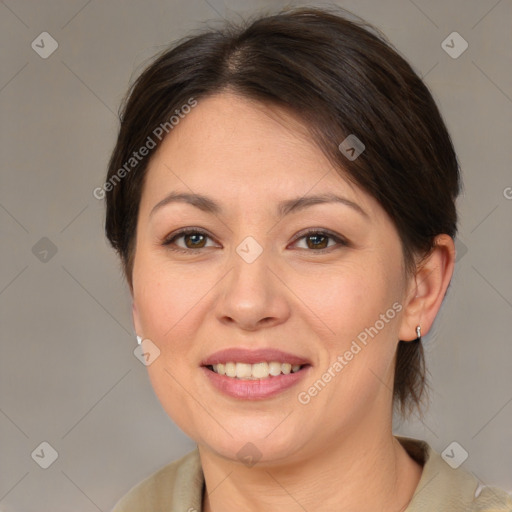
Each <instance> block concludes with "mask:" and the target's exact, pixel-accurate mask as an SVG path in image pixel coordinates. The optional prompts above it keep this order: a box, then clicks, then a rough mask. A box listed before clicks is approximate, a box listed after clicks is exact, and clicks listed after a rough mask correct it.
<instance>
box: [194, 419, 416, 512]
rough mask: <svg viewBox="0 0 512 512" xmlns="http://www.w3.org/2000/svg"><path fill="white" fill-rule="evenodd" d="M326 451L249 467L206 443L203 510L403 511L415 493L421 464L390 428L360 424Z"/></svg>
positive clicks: (204, 451)
mask: <svg viewBox="0 0 512 512" xmlns="http://www.w3.org/2000/svg"><path fill="white" fill-rule="evenodd" d="M340 439H341V441H338V442H336V443H335V444H334V445H332V446H328V449H325V450H324V451H323V452H321V451H318V450H311V451H308V452H307V453H306V452H304V453H303V454H298V455H297V456H296V457H295V459H294V461H293V463H292V464H290V463H288V464H286V465H284V464H277V463H275V462H274V463H270V462H263V461H261V462H258V463H257V464H256V465H254V466H253V467H251V468H249V467H246V466H244V465H243V464H241V463H239V462H234V461H231V460H226V459H224V458H222V457H220V456H218V455H217V454H215V453H213V452H212V451H210V450H209V449H207V448H206V447H204V446H199V453H200V457H201V463H202V467H203V473H204V476H205V482H206V492H205V495H204V496H203V511H204V512H220V511H222V512H232V511H235V510H236V511H237V512H238V511H239V510H247V511H249V512H252V511H260V510H267V511H269V512H274V511H275V512H283V511H295V510H297V511H301V510H308V511H311V510H317V509H318V505H319V504H321V508H322V510H336V511H337V512H348V511H353V510H357V511H358V512H366V511H368V512H370V511H371V512H379V511H382V512H384V511H386V512H400V511H403V510H405V509H406V508H407V504H408V503H409V501H410V500H411V498H412V495H413V494H414V490H415V489H416V487H417V485H418V482H419V479H420V477H421V472H422V468H421V466H420V465H419V464H418V463H416V462H415V461H414V460H413V459H412V458H410V456H409V455H408V454H407V452H406V451H405V449H404V448H403V447H402V446H401V444H400V443H399V441H398V440H397V439H396V438H394V437H393V435H392V433H391V430H389V431H387V432H382V433H381V434H380V435H375V429H370V430H369V431H368V432H365V431H364V430H362V429H359V430H358V431H357V432H356V433H352V434H351V435H350V436H345V437H343V436H340Z"/></svg>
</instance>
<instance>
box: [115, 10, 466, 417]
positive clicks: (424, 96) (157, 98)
mask: <svg viewBox="0 0 512 512" xmlns="http://www.w3.org/2000/svg"><path fill="white" fill-rule="evenodd" d="M336 11H337V12H333V10H325V9H316V8H295V9H288V10H283V11H281V12H279V13H277V14H274V15H270V16H263V17H258V18H255V19H253V20H248V21H246V22H242V23H240V24H238V25H236V24H233V23H228V22H226V23H225V24H224V25H223V26H222V27H221V28H219V29H211V28H210V29H207V30H205V31H203V32H201V33H199V34H196V35H192V36H189V37H187V38H185V39H184V40H181V41H179V42H178V43H176V44H175V45H173V46H172V47H171V48H168V49H166V50H165V51H164V52H163V53H161V54H160V55H159V56H157V58H156V59H155V60H154V62H153V63H152V64H151V65H149V67H147V68H146V69H145V70H144V72H143V73H142V74H141V75H140V76H139V77H138V78H137V80H136V81H135V82H134V84H133V85H132V87H131V88H130V90H129V91H128V94H127V96H126V99H125V101H124V102H123V106H122V108H121V115H120V122H121V125H120V130H119V135H118V139H117V143H116V146H115V148H114V151H113V153H112V156H111V159H110V162H109V168H108V175H107V183H106V185H107V184H110V185H109V186H108V187H107V186H105V192H106V194H105V195H106V202H107V211H106V234H107V237H108V239H109V241H110V243H111V244H112V246H113V247H114V248H115V249H116V250H117V252H118V253H119V255H120V257H121V261H122V264H123V269H124V272H125V275H126V278H127V280H128V283H129V284H130V286H131V274H132V268H133V258H134V248H135V239H136V222H137V215H138V208H139V203H140V198H141V193H142V188H143V184H144V176H145V173H146V169H147V166H148V162H149V160H150V157H151V154H153V153H154V151H156V148H158V146H159V145H160V142H161V140H163V138H164V137H161V138H160V137H158V136H156V134H160V135H162V134H163V131H165V134H166V133H168V132H170V131H171V129H172V126H171V124H170V122H169V120H170V118H171V117H172V116H173V114H177V113H178V112H180V111H181V108H182V107H183V106H184V105H186V104H187V103H188V104H191V103H190V102H191V100H193V101H199V102H200V101H201V98H205V97H207V96H209V95H213V94H215V93H219V92H222V91H223V90H227V89H229V90H230V91H233V92H235V93H237V94H241V95H242V96H244V97H247V98H251V99H254V100H257V101H261V102H264V103H267V104H274V105H279V106H281V107H284V108H286V109H288V110H289V111H290V112H292V113H295V114H297V115H298V116H299V117H300V118H301V119H302V120H303V121H304V123H305V125H306V126H308V128H309V130H310V132H311V135H312V137H313V140H314V141H315V142H316V143H317V144H318V146H319V147H320V148H321V149H322V150H323V152H324V153H325V154H326V156H327V157H328V158H329V159H330V161H332V162H333V163H334V164H335V166H336V168H337V169H339V172H340V174H342V175H343V176H344V177H347V178H348V179H350V180H352V181H353V182H354V183H356V184H357V185H359V186H360V187H362V188H363V189H364V190H365V191H366V192H368V193H369V194H370V195H371V196H373V197H374V198H375V199H376V200H377V201H378V202H379V203H380V204H381V206H382V207H383V208H384V209H385V210H386V212H387V213H388V214H389V216H390V217H391V219H392V220H393V222H394V224H395V226H396V228H397V230H398V233H399V235H400V238H401V241H402V248H403V253H404V261H405V264H406V271H407V272H408V273H410V272H414V271H415V269H416V263H417V259H418V258H420V259H421V257H422V256H424V255H426V254H428V253H429V251H430V250H431V249H432V247H433V240H434V237H435V236H436V235H438V234H441V233H446V234H448V235H450V236H451V237H454V236H455V234H456V229H457V227H456V223H457V213H456V208H455V198H456V197H457V195H458V193H459V187H460V184H459V167H458V163H457V158H456V154H455V151H454V148H453V145H452V142H451V139H450V136H449V134H448V132H447V129H446V127H445V125H444V122H443V120H442V118H441V115H440V113H439V111H438V108H437V106H436V104H435V102H434V100H433V98H432V96H431V94H430V92H429V90H428V89H427V87H426V86H425V84H424V83H423V82H422V80H421V79H420V78H419V77H418V76H417V75H416V73H415V72H414V71H413V69H412V68H411V66H410V65H409V64H408V63H407V62H406V61H405V60H404V59H403V58H402V57H401V56H400V55H399V54H398V52H397V51H396V50H395V49H394V48H393V47H392V46H391V45H390V44H389V42H387V41H386V39H385V38H384V36H383V35H382V34H380V33H379V32H378V31H377V30H376V29H375V28H373V27H371V26H369V25H368V24H366V23H364V22H362V21H361V20H358V21H351V20H349V19H348V18H347V14H346V11H343V10H341V9H337V10H336ZM177 111H178V112H177ZM166 123H167V124H166ZM158 127H160V131H158ZM161 127H165V130H162V128H161ZM160 132H161V133H160ZM350 134H354V135H356V137H357V138H358V139H359V140H361V141H362V142H363V144H364V145H365V149H364V152H363V153H362V154H361V155H360V156H359V157H358V158H356V159H355V160H351V159H349V158H347V155H346V154H344V153H343V152H342V151H340V149H339V148H338V146H339V144H340V143H341V142H342V141H343V140H344V139H345V138H346V137H347V136H348V135H350ZM148 138H151V140H152V142H153V144H152V146H154V147H153V149H152V150H151V152H150V154H149V155H148V156H147V157H145V158H142V159H140V161H139V160H137V161H133V160H130V159H131V158H133V154H134V152H136V151H137V150H138V149H139V148H141V147H143V146H149V144H148V140H149V139H148ZM129 161H130V162H131V164H133V165H131V167H133V169H131V168H129V167H127V165H126V164H127V162H129ZM121 169H124V171H125V172H121ZM121 175H122V176H121ZM425 384H426V378H425V364H424V353H423V347H422V344H421V343H408V342H403V341H400V342H399V346H398V350H397V354H396V367H395V383H394V390H393V393H394V403H395V405H397V404H398V405H399V406H400V412H401V413H402V415H405V412H406V411H409V410H411V409H412V408H413V407H414V406H415V405H416V406H419V405H420V402H421V400H422V398H423V395H424V391H425Z"/></svg>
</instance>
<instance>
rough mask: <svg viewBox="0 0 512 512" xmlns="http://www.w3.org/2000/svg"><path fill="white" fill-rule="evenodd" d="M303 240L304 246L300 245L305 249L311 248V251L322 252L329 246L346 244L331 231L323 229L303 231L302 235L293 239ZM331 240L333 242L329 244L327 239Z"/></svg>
mask: <svg viewBox="0 0 512 512" xmlns="http://www.w3.org/2000/svg"><path fill="white" fill-rule="evenodd" d="M303 239H304V240H305V241H306V247H301V248H305V249H312V250H313V252H322V251H327V250H330V249H331V248H335V246H336V245H338V246H347V245H348V242H347V241H346V240H345V239H343V238H341V237H339V236H337V235H335V234H334V233H331V232H330V231H323V230H311V231H308V232H306V233H304V234H303V235H302V236H299V237H297V238H296V239H295V242H298V241H299V240H303ZM331 240H332V241H333V242H334V243H332V244H329V241H331Z"/></svg>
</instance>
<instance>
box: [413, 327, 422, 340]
mask: <svg viewBox="0 0 512 512" xmlns="http://www.w3.org/2000/svg"><path fill="white" fill-rule="evenodd" d="M420 341H421V327H420V326H419V325H418V326H417V327H416V339H415V340H414V342H415V343H419V342H420Z"/></svg>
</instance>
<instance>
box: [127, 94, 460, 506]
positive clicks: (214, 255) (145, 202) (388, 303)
mask: <svg viewBox="0 0 512 512" xmlns="http://www.w3.org/2000/svg"><path fill="white" fill-rule="evenodd" d="M172 191H175V192H188V193H191V192H193V193H199V194H204V195H207V196H209V197H210V198H212V199H213V200H215V201H216V202H218V203H219V204H220V205H221V207H222V209H223V212H222V213H218V214H212V213H207V212H204V211H201V210H200V209H198V208H197V207H195V206H193V205H190V204H186V203H178V202H174V203H169V204H167V205H165V206H162V207H160V208H157V209H156V210H155V211H153V213H151V212H152V209H153V208H154V207H155V205H157V204H158V203H159V202H160V201H162V199H164V198H165V197H166V196H167V195H168V194H169V193H170V192H172ZM328 192H331V193H332V192H334V193H336V194H338V195H340V196H343V197H344V198H346V199H348V200H350V201H351V202H353V203H355V204H356V205H358V207H359V208H360V209H361V210H363V211H364V213H361V212H360V211H358V209H357V207H351V206H348V205H346V204H341V203H324V204H317V205H314V206H310V207H307V208H305V209H303V210H299V211H296V212H293V213H290V214H288V215H286V216H284V217H282V218H280V217H279V216H277V214H276V205H277V203H278V202H279V201H282V200H286V199H291V198H298V197H302V196H304V195H308V196H309V195H312V194H321V193H328ZM183 227H194V228H202V229H203V230H206V231H207V232H208V237H206V238H200V237H199V238H193V237H192V239H191V238H190V237H188V238H187V237H185V238H184V237H181V238H178V239H176V240H175V241H174V246H164V245H163V243H164V241H165V240H166V239H169V238H170V237H169V235H171V234H173V233H174V232H175V231H176V230H178V229H179V228H183ZM307 228H324V229H327V230H330V231H332V232H333V233H334V234H335V235H337V236H340V238H345V239H346V240H347V243H346V244H341V243H338V242H336V241H335V240H334V239H332V238H327V239H322V238H321V239H320V243H321V244H322V243H323V244H324V245H321V247H324V248H325V247H327V251H326V252H324V253H320V252H319V249H317V248H316V246H315V239H314V237H313V240H312V239H311V236H310V238H307V237H306V238H298V239H296V235H297V234H300V233H302V232H304V231H305V230H306V229H307ZM247 236H252V237H253V238H254V239H255V240H256V241H257V242H258V243H259V244H260V246H261V247H262V248H263V252H262V253H261V255H260V256H259V257H258V258H257V259H256V260H255V261H254V262H252V263H250V264H249V263H247V262H246V261H244V259H242V258H241V257H240V256H239V255H238V253H237V252H236V248H237V246H238V245H239V244H240V243H241V242H242V240H244V239H245V237H247ZM187 242H188V245H186V243H187ZM308 242H309V244H308ZM173 247H174V248H177V249H180V248H181V249H184V250H185V251H186V250H188V251H189V252H188V253H180V252H176V251H173V250H172V248H173ZM187 247H200V249H199V250H197V249H196V250H195V252H194V250H193V249H190V248H188V249H187ZM201 247H202V248H201ZM454 259H455V250H454V246H453V241H452V239H451V238H450V237H449V236H447V235H440V236H438V237H437V239H436V247H435V248H434V250H433V252H432V254H431V255H430V257H429V258H428V259H427V260H426V261H424V262H423V263H422V265H421V266H419V267H418V270H417V273H416V274H415V275H412V276H409V277H407V276H406V275H405V272H404V262H403V257H402V249H401V243H400V239H399V236H398V233H397V231H396V229H395V227H394V224H393V223H392V221H391V220H390V218H389V217H388V216H387V214H386V213H385V212H384V210H383V209H382V207H381V206H380V205H379V204H378V203H377V201H376V200H374V199H373V198H372V197H371V196H369V195H368V194H367V193H365V192H364V191H363V190H362V189H360V188H358V187H357V186H355V185H353V184H350V183H349V182H348V181H347V180H345V179H344V178H343V177H341V176H340V174H339V173H338V172H336V170H335V169H334V168H333V167H332V165H331V164H330V163H329V162H328V160H327V159H326V158H325V156H324V155H323V153H322V152H321V151H320V149H319V148H318V147H316V146H315V145H314V144H313V142H312V140H311V137H309V136H308V133H307V129H306V127H305V126H303V125H302V124H301V122H300V120H299V119H297V118H296V117H294V116H292V115H290V114H289V113H286V112H284V111H282V110H279V109H277V108H275V107H270V106H268V105H263V104H259V103H256V102H252V101H250V100H248V99H245V98H241V97H239V96H236V95H234V94H232V93H227V92H224V93H221V94H217V95H215V96H212V97H210V98H207V99H202V100H201V101H199V104H198V106H197V107H195V108H194V109H193V110H192V112H191V113H190V114H188V115H187V116H186V118H185V119H183V120H181V121H180V124H179V125H177V126H176V127H175V128H174V130H173V131H172V132H171V133H170V135H169V136H167V137H166V139H165V140H164V142H163V144H162V146H161V147H160V148H159V149H158V151H157V153H156V154H155V155H154V156H153V158H152V160H151V162H150V165H149V168H148V174H147V177H146V182H145V185H144V190H143V193H142V199H141V204H140V210H139V218H138V225H137V243H136V250H135V258H134V266H133V286H132V293H133V318H134V326H135V329H136V332H137V334H139V335H141V336H142V337H143V338H149V339H150V340H151V341H152V342H153V343H154V344H155V345H157V346H158V348H159V350H160V356H159V357H158V358H157V359H156V360H155V361H154V362H153V363H152V364H151V365H150V366H148V371H149V376H150V379H151V382H152V385H153V387H154V390H155V392H156V394H157V396H158V398H159V400H160V401H161V403H162V406H163V407H164V409H165V410H166V412H167V413H168V415H169V416H170V417H171V418H172V419H173V420H174V422H175V423H176V424H177V425H178V426H179V427H180V428H181V429H182V430H183V431H184V432H185V433H186V434H187V435H188V436H190V437H191V438H192V439H194V440H195V441H196V442H197V444H198V447H199V453H200V457H201V462H202V466H203V472H204V475H205V481H206V487H207V492H206V493H205V495H204V498H203V502H204V510H206V511H214V512H219V511H223V512H230V511H232V510H233V511H234V510H237V511H239V510H248V511H253V510H254V511H257V510H269V511H276V512H277V511H279V512H282V511H283V510H285V511H302V510H304V509H306V510H310V511H311V510H322V511H330V510H333V511H334V510H336V511H337V512H340V511H341V512H344V511H347V512H348V511H353V510H358V511H360V512H364V511H372V512H375V511H384V510H385V511H388V512H389V511H399V510H403V509H404V508H405V507H406V505H407V503H408V502H409V501H410V499H411V497H412V495H413V493H414V490H415V488H416V486H417V484H418V481H419V479H420V476H421V471H422V468H421V466H419V465H418V464H417V463H416V462H415V461H413V460H412V459H411V458H410V457H409V455H408V454H407V452H406V451H405V450H404V449H403V448H402V447H401V445H400V444H399V443H398V441H397V440H396V439H395V438H394V437H393V435H392V393H391V390H392V386H393V374H394V356H395V352H396V349H397V344H398V340H399V339H402V340H413V339H415V338H416V333H415V329H416V326H417V325H421V329H422V334H423V335H424V334H426V333H428V331H429V329H430V326H431V324H432V322H433V320H434V318H435V315H436V313H437V311H438V309H439V307H440V305H441V302H442V299H443V296H444V294H445V291H446V288H447V286H448V284H449V281H450V278H451V275H452V272H453V265H454ZM394 303H399V304H400V305H401V306H402V309H401V311H400V312H399V313H397V314H396V316H395V317H394V318H393V319H392V320H389V321H388V322H387V323H386V324H385V326H384V328H382V329H381V330H380V331H379V333H378V335H376V336H375V337H374V338H373V339H370V341H369V342H368V344H367V345H366V346H365V347H364V348H363V349H362V350H361V351H360V352H359V353H358V354H357V355H356V356H355V357H354V358H353V360H352V361H350V362H349V363H348V364H347V365H346V366H345V367H344V368H343V370H342V371H341V372H340V373H339V374H337V376H336V377H335V378H333V379H332V380H331V381H330V382H329V383H328V384H327V385H326V386H325V388H324V389H323V390H322V391H321V392H320V393H318V395H317V396H315V397H313V398H312V399H311V401H310V402H309V403H308V404H307V405H304V404H301V403H300V402H299V401H298V399H297V394H298V393H299V392H300V391H304V390H307V389H308V387H309V386H310V385H311V384H313V383H314V382H315V381H316V380H318V379H319V378H320V377H321V376H322V374H323V373H324V372H325V371H326V370H327V369H328V368H329V367H330V366H331V365H332V363H333V362H334V361H335V360H336V358H337V356H338V355H342V354H344V353H345V351H346V350H348V349H349V347H350V345H351V343H352V341H353V340H354V339H356V338H357V335H358V334H359V333H360V332H361V331H364V329H365V328H367V327H369V326H373V325H375V323H376V321H377V320H378V319H379V318H380V315H381V314H383V313H385V312H386V311H387V310H388V309H389V308H391V307H392V305H393V304H394ZM228 347H245V348H250V349H255V348H263V347H275V348H278V349H281V350H283V351H287V352H292V353H294V354H297V355H299V356H302V357H304V358H306V359H309V360H310V361H311V363H312V367H311V368H309V370H308V372H309V373H308V375H307V377H306V378H304V379H303V380H302V381H301V382H300V383H299V384H298V385H297V386H294V387H292V388H290V389H288V390H286V391H284V392H282V393H281V394H279V395H278V396H276V397H273V398H269V399H265V400H260V401H244V400H240V399H235V398H231V397H227V396H225V395H222V394H221V393H220V392H219V391H217V390H216V389H215V388H213V386H212V385H211V384H210V383H209V381H208V379H206V378H205V375H204V372H203V370H201V369H200V363H201V361H202V360H204V358H206V357H207V356H208V355H210V354H212V353H213V352H216V351H218V350H221V349H224V348H228ZM248 442H251V443H252V444H254V445H255V446H256V447H257V449H258V450H259V452H260V453H261V459H260V460H259V461H258V462H257V463H256V465H254V466H252V467H247V466H245V465H244V464H243V463H242V462H241V461H240V460H239V459H238V457H237V453H238V451H239V450H240V449H241V448H242V447H244V446H245V445H246V443H248ZM210 493H211V494H210ZM319 503H320V504H321V507H320V508H319V505H318V504H319Z"/></svg>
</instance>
